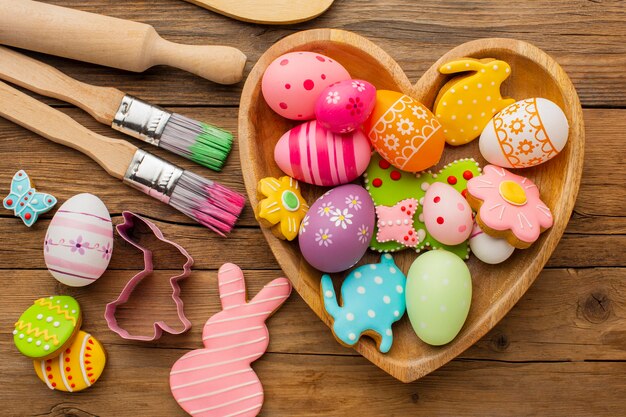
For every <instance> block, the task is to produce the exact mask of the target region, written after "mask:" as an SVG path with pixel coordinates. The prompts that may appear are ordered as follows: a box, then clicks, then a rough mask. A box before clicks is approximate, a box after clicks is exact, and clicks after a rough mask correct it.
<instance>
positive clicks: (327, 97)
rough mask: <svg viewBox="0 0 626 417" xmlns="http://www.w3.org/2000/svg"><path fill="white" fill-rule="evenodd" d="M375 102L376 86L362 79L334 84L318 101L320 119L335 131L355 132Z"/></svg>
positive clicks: (317, 111) (368, 114)
mask: <svg viewBox="0 0 626 417" xmlns="http://www.w3.org/2000/svg"><path fill="white" fill-rule="evenodd" d="M374 104H376V88H375V87H374V86H373V85H372V84H370V83H368V82H367V81H363V80H345V81H339V82H338V83H335V84H331V85H329V86H328V87H326V88H325V89H324V91H322V93H321V94H320V95H319V97H318V98H317V102H316V103H315V117H316V118H317V122H318V123H319V124H321V125H322V126H324V127H325V128H327V129H328V130H330V131H331V132H335V133H347V132H352V131H353V130H354V129H356V128H358V127H359V126H361V124H362V123H363V122H365V121H366V120H367V118H368V117H370V114H372V110H374Z"/></svg>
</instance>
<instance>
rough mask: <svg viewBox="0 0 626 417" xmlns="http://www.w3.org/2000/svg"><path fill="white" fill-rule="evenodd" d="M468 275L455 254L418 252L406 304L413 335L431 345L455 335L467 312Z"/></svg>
mask: <svg viewBox="0 0 626 417" xmlns="http://www.w3.org/2000/svg"><path fill="white" fill-rule="evenodd" d="M471 301H472V277H471V276H470V271H469V269H468V267H467V265H466V264H465V262H463V261H462V260H461V258H459V257H458V256H456V255H454V254H453V253H450V252H447V251H445V250H433V251H430V252H426V253H424V254H423V255H420V256H419V257H418V258H417V259H416V260H415V261H414V262H413V264H412V265H411V268H410V269H409V273H408V280H407V284H406V307H407V313H408V315H409V320H410V321H411V325H412V326H413V329H414V330H415V333H416V334H417V336H418V337H419V338H420V339H422V341H424V342H425V343H428V344H429V345H434V346H440V345H445V344H446V343H449V342H450V341H452V339H454V338H455V337H456V335H457V334H458V333H459V331H460V330H461V328H462V327H463V323H465V319H466V318H467V314H468V313H469V308H470V303H471Z"/></svg>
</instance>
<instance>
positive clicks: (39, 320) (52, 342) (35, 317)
mask: <svg viewBox="0 0 626 417" xmlns="http://www.w3.org/2000/svg"><path fill="white" fill-rule="evenodd" d="M81 322H82V314H81V309H80V306H79V305H78V302H77V301H76V300H75V299H74V298H72V297H70V296H69V295H53V296H50V297H45V298H39V299H37V300H35V302H34V303H33V305H32V306H30V307H29V308H28V309H26V311H24V313H22V315H21V316H20V318H19V319H18V320H17V321H16V322H15V330H13V342H15V346H17V348H18V349H19V351H20V352H22V353H23V354H24V355H26V356H28V357H29V358H32V359H48V358H52V357H55V356H57V355H58V354H59V352H62V350H63V349H65V348H66V346H67V345H69V344H70V343H71V342H72V339H73V338H74V336H75V335H76V332H77V331H78V329H80V324H81Z"/></svg>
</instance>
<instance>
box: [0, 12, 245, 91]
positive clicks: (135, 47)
mask: <svg viewBox="0 0 626 417" xmlns="http://www.w3.org/2000/svg"><path fill="white" fill-rule="evenodd" d="M0 43H2V44H5V45H11V46H15V47H18V48H23V49H29V50H32V51H38V52H43V53H46V54H52V55H58V56H62V57H65V58H72V59H77V60H80V61H86V62H91V63H94V64H100V65H106V66H109V67H114V68H120V69H124V70H128V71H135V72H141V71H145V70H146V69H148V68H150V67H152V66H154V65H170V66H173V67H177V68H181V69H183V70H185V71H189V72H191V73H193V74H196V75H199V76H201V77H204V78H206V79H208V80H211V81H215V82H216V83H220V84H234V83H236V82H239V81H240V80H241V78H242V77H243V69H244V66H245V64H246V56H245V55H244V54H243V52H241V51H240V50H238V49H236V48H232V47H229V46H203V45H183V44H178V43H173V42H169V41H166V40H165V39H163V38H161V37H160V36H159V34H158V33H157V32H156V30H155V29H154V28H153V27H152V26H150V25H146V24H144V23H138V22H133V21H130V20H122V19H117V18H114V17H109V16H103V15H99V14H94V13H87V12H82V11H78V10H73V9H68V8H65V7H60V6H53V5H50V4H45V3H40V2H36V1H31V0H0Z"/></svg>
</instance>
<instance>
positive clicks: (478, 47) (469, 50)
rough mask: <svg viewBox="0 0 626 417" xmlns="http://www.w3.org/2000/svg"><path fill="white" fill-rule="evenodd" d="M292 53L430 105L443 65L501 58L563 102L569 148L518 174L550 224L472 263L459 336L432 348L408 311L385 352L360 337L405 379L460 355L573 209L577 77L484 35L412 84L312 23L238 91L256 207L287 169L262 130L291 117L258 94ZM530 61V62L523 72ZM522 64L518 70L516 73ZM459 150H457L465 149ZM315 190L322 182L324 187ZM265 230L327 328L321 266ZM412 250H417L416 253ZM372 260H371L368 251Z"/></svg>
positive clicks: (579, 153) (265, 59) (526, 280)
mask: <svg viewBox="0 0 626 417" xmlns="http://www.w3.org/2000/svg"><path fill="white" fill-rule="evenodd" d="M291 51H314V52H318V53H323V54H325V55H328V56H330V57H331V58H334V59H336V60H337V61H338V62H340V63H341V64H343V65H344V66H345V67H346V69H347V70H348V71H349V72H350V74H352V75H353V77H354V78H361V79H365V80H368V81H370V82H372V83H373V84H374V85H375V86H376V87H377V88H379V89H380V88H384V89H391V90H396V91H401V92H403V93H405V94H408V95H411V96H413V97H414V98H416V99H417V100H419V101H421V102H422V103H424V104H425V105H426V106H428V107H430V108H432V104H433V102H434V99H435V97H436V94H437V91H438V90H439V89H440V88H441V86H443V85H444V84H445V82H446V80H448V79H449V77H448V76H444V75H441V74H440V73H439V71H438V70H437V69H438V68H439V67H440V65H441V64H442V63H444V62H446V61H449V60H451V59H454V58H460V57H474V58H487V57H491V58H498V59H504V60H505V61H508V62H509V63H510V64H511V67H512V75H511V77H510V78H511V79H512V80H514V81H510V84H511V85H510V87H509V88H510V89H511V90H512V91H511V93H512V92H513V90H515V86H517V87H518V90H522V89H524V90H525V91H530V92H532V93H528V94H532V95H530V96H529V97H532V96H537V97H546V98H550V99H552V100H553V101H555V102H556V103H557V104H559V105H560V106H561V107H562V108H563V110H564V111H565V114H566V116H567V118H568V121H569V123H570V135H569V140H568V144H567V145H566V147H565V148H564V149H563V151H562V152H561V153H560V154H559V155H558V156H557V157H556V158H554V159H552V160H551V161H548V162H547V163H544V164H542V165H540V166H538V167H534V168H530V169H526V170H523V173H522V175H526V176H528V177H530V178H531V179H533V180H534V181H535V183H537V185H538V186H539V188H540V190H541V192H542V198H543V199H544V201H546V203H548V205H549V206H550V207H551V209H552V212H553V215H554V218H555V222H554V225H553V227H552V228H551V229H549V230H548V231H547V232H545V233H543V234H542V236H541V238H540V239H539V240H538V241H537V242H536V243H535V244H534V245H533V246H531V248H529V249H526V250H517V251H516V252H515V254H514V255H513V257H512V258H511V259H510V260H509V261H507V262H506V263H504V264H501V265H496V266H490V265H485V264H482V263H480V262H479V261H476V260H475V259H474V260H470V261H469V263H470V270H471V271H472V280H473V285H474V295H473V298H472V308H471V309H470V315H469V317H468V319H467V321H466V323H465V325H464V327H463V329H462V330H461V332H460V333H459V335H458V336H457V337H456V338H455V339H454V340H453V341H452V342H451V343H449V344H447V345H445V346H441V347H433V346H428V345H426V344H424V343H423V342H421V341H420V340H419V339H418V338H417V336H416V335H415V333H414V332H413V330H412V329H411V327H410V324H409V323H408V320H407V318H406V317H405V318H403V320H401V321H400V322H399V323H398V324H396V326H394V329H395V330H394V334H395V335H396V337H395V340H394V346H393V347H392V349H391V350H390V352H389V353H387V354H381V353H380V352H378V350H377V349H376V346H375V344H374V343H373V342H372V341H371V340H370V339H369V338H367V337H363V338H361V340H360V341H359V342H358V343H357V344H356V345H355V347H354V348H355V349H356V350H357V351H358V352H359V353H361V354H362V355H363V356H365V357H366V358H367V359H368V360H370V361H371V362H373V363H374V364H376V365H377V366H379V367H380V368H381V369H383V370H385V371H386V372H388V373H389V374H391V375H392V376H394V377H395V378H397V379H399V380H401V381H403V382H410V381H414V380H416V379H418V378H420V377H422V376H424V375H426V374H428V373H430V372H432V371H434V370H435V369H437V368H439V367H440V366H442V365H444V364H445V363H447V362H448V361H450V360H451V359H453V358H455V357H456V356H458V355H459V354H460V353H462V352H463V351H464V350H465V349H467V348H468V347H470V346H471V345H472V344H474V343H475V342H476V341H477V340H478V339H480V338H481V337H482V336H484V335H485V334H486V333H487V332H488V331H489V330H491V329H492V328H493V327H494V326H495V325H496V323H498V321H500V319H502V317H504V315H505V314H506V313H507V312H508V311H509V310H510V309H511V308H512V307H513V305H515V303H517V301H518V300H519V299H520V298H521V296H522V295H523V294H524V293H525V292H526V290H527V289H528V288H529V287H530V285H531V284H532V283H533V282H534V280H535V279H536V278H537V276H538V274H539V273H540V272H541V269H542V268H543V266H544V265H545V263H546V262H547V261H548V259H549V257H550V256H551V254H552V252H553V251H554V249H555V248H556V246H557V244H558V242H559V240H560V238H561V236H562V234H563V232H564V231H565V227H566V226H567V222H568V220H569V217H570V215H571V213H572V210H573V208H574V203H575V200H576V195H577V193H578V187H579V184H580V178H581V174H582V165H583V156H584V142H585V139H584V124H583V118H582V108H581V106H580V102H579V99H578V95H577V94H576V90H575V89H574V86H573V85H572V82H571V80H570V79H569V77H568V76H567V74H566V73H565V72H564V71H563V69H562V68H561V67H560V66H559V65H558V63H556V61H554V59H552V58H551V57H550V56H549V55H547V54H546V53H545V52H543V51H542V50H540V49H539V48H537V47H535V46H533V45H531V44H529V43H526V42H523V41H519V40H515V39H502V38H488V39H479V40H475V41H470V42H467V43H464V44H462V45H459V46H457V47H456V48H454V49H452V50H450V51H449V52H448V53H446V54H445V55H443V56H442V57H441V58H440V59H439V60H438V61H437V62H436V63H435V64H433V66H432V67H431V68H430V69H429V70H427V71H426V73H425V74H424V75H423V76H422V77H421V78H420V80H419V81H418V82H417V83H416V84H415V85H414V86H413V85H411V82H410V81H409V80H408V78H407V77H406V75H405V73H404V71H403V70H402V69H401V68H400V66H399V65H398V63H397V62H396V61H395V60H394V59H393V58H391V56H389V55H388V54H387V53H386V52H385V51H383V50H382V49H381V48H380V47H378V46H377V45H375V44H374V43H372V42H371V41H369V40H367V39H366V38H363V37H361V36H359V35H357V34H355V33H352V32H347V31H343V30H337V29H314V30H309V31H304V32H298V33H295V34H293V35H290V36H288V37H286V38H284V39H282V40H281V41H279V42H277V43H276V44H274V45H273V46H272V47H271V48H269V49H268V50H267V51H266V52H265V53H264V54H263V55H262V56H261V57H260V58H259V60H258V62H257V63H256V65H255V66H254V67H253V69H252V71H251V72H250V75H249V76H248V79H247V80H246V83H245V86H244V88H243V92H242V96H241V103H240V110H239V151H240V155H241V161H242V172H243V177H244V182H245V185H246V190H247V192H248V196H249V197H250V203H251V205H252V206H253V207H255V206H256V205H257V204H258V199H257V194H256V187H257V183H258V181H259V180H260V179H261V178H264V177H267V176H280V175H281V174H282V173H281V172H280V170H279V169H278V167H277V166H276V164H275V163H274V160H273V157H272V155H263V154H262V152H260V149H261V147H260V144H259V142H258V141H257V135H258V136H263V135H265V136H271V137H272V140H273V143H275V142H276V141H277V140H278V139H279V138H280V136H281V135H282V134H283V133H284V132H285V131H286V130H287V129H288V128H289V126H290V125H295V123H290V122H289V121H286V120H284V119H282V118H280V116H278V115H275V114H272V112H271V110H269V107H268V106H267V104H266V103H265V102H264V100H263V97H262V94H261V78H262V76H263V73H264V71H265V69H266V68H267V67H268V65H269V64H270V63H271V62H272V61H273V60H274V59H275V58H277V57H279V56H280V55H283V54H285V53H287V52H291ZM511 61H514V62H511ZM516 65H517V66H516ZM525 67H528V68H530V69H529V70H528V71H524V70H523V68H525ZM516 68H517V69H518V73H519V75H518V76H516V75H515V71H516ZM533 71H534V72H533ZM355 74H357V76H355ZM507 81H508V80H507ZM506 90H507V85H506V82H505V84H504V85H503V95H506V94H504V93H506V92H507V91H506ZM511 93H509V95H511V96H513V97H514V98H516V99H523V98H527V97H518V96H515V95H513V94H511ZM260 114H262V115H264V117H265V118H264V119H263V120H260V119H259V117H260V116H259V115H260ZM276 124H279V125H281V128H280V129H275V128H274V125H276ZM476 142H478V141H474V143H473V144H469V145H465V146H463V147H457V148H452V149H454V150H453V151H450V150H449V149H450V147H446V151H445V152H444V155H446V152H448V153H449V154H451V155H452V154H459V153H460V152H462V151H460V150H459V149H461V148H465V149H466V152H467V149H474V152H473V153H472V154H471V156H473V157H475V158H476V159H477V160H479V162H481V166H482V165H484V162H485V161H484V160H482V158H481V157H480V155H479V154H478V151H477V145H476ZM471 146H473V148H471ZM466 147H467V148H466ZM477 154H478V155H477ZM453 156H456V157H461V156H462V153H461V155H453ZM444 162H448V161H444ZM440 165H441V164H440ZM518 171H519V170H518ZM554 172H559V173H560V177H559V179H558V181H555V180H554V179H553V178H554V177H551V176H550V175H554ZM282 175H284V174H282ZM565 185H567V187H565ZM303 188H305V187H303ZM315 188H319V190H322V189H321V188H320V187H315ZM304 193H305V197H310V198H307V200H308V201H309V203H311V202H312V201H314V198H316V197H315V196H317V195H319V194H321V193H320V192H319V191H317V192H313V193H311V192H307V190H306V189H304ZM307 194H309V195H307ZM262 230H263V234H264V235H265V238H266V240H267V242H268V244H269V246H270V248H271V250H272V252H273V253H274V256H275V257H276V259H277V261H278V263H279V265H280V266H281V268H282V269H283V271H284V272H285V274H286V275H287V277H288V278H289V279H290V280H291V282H292V283H293V286H294V288H295V289H296V290H297V291H298V293H299V294H300V295H301V297H302V298H303V299H304V300H305V302H306V303H307V304H308V305H309V306H310V307H311V309H312V310H313V311H314V312H315V313H316V314H317V315H318V317H320V319H322V321H323V322H324V323H326V325H327V326H331V322H330V320H329V318H328V317H327V315H326V312H325V311H324V307H323V304H322V302H321V297H320V288H319V277H320V276H321V273H320V272H319V271H316V270H315V269H313V268H312V267H311V266H310V265H308V264H307V262H306V261H304V259H303V258H302V256H301V255H300V253H299V251H298V248H297V244H296V243H293V242H285V241H282V240H279V239H277V238H276V237H274V236H273V235H272V233H271V231H269V230H268V229H262ZM415 257H416V255H415V254H413V257H412V259H414V258H415ZM366 258H368V257H366ZM405 258H406V256H405ZM369 259H370V260H372V259H375V258H372V257H371V256H369ZM398 265H399V266H400V267H401V269H403V271H404V272H405V273H406V272H407V269H408V266H409V265H410V261H407V260H404V261H401V262H398ZM500 271H503V272H506V273H501V272H500ZM487 295H489V297H487Z"/></svg>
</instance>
